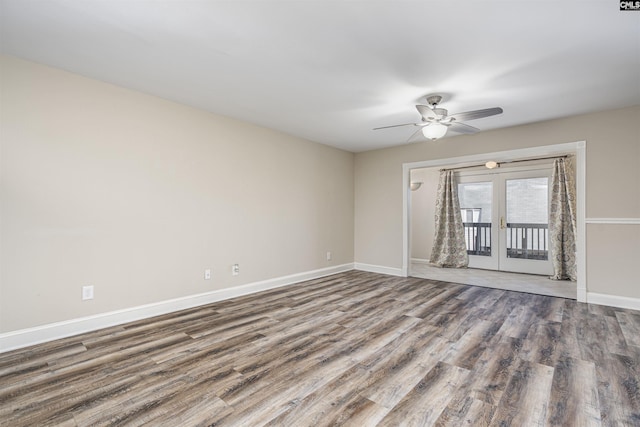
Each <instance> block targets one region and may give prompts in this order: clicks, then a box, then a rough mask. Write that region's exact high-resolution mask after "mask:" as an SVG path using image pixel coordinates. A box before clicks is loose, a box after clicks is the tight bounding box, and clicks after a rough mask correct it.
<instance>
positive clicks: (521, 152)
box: [402, 141, 587, 302]
mask: <svg viewBox="0 0 640 427" xmlns="http://www.w3.org/2000/svg"><path fill="white" fill-rule="evenodd" d="M586 146H587V143H586V141H577V142H567V143H564V144H554V145H543V146H539V147H531V148H522V149H516V150H508V151H498V152H494V153H480V154H473V155H469V156H460V157H450V158H447V159H434V160H424V161H420V162H412V163H403V164H402V190H403V194H402V274H403V276H407V275H408V267H407V264H408V262H409V259H410V256H411V255H410V253H409V251H410V247H409V244H410V242H409V221H410V218H409V209H408V197H407V194H408V193H407V192H408V191H409V180H410V176H411V175H410V174H411V170H412V169H422V168H437V167H447V166H449V167H451V166H452V165H457V166H463V165H465V164H475V163H482V162H486V161H489V160H494V161H496V162H500V161H508V160H515V159H523V158H529V157H544V156H554V155H561V154H572V153H575V155H576V190H577V199H578V200H577V215H576V216H577V224H578V236H577V237H578V238H577V242H576V246H577V247H576V263H577V272H578V281H577V284H576V285H577V289H578V301H580V302H586V300H587V270H586V242H585V239H586V234H587V233H586V225H585V211H586V204H585V199H586V187H585V183H586V176H587V175H586Z"/></svg>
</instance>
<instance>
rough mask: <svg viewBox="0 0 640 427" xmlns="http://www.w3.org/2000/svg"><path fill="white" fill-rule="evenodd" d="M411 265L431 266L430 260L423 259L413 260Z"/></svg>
mask: <svg viewBox="0 0 640 427" xmlns="http://www.w3.org/2000/svg"><path fill="white" fill-rule="evenodd" d="M411 264H429V260H428V259H422V258H411Z"/></svg>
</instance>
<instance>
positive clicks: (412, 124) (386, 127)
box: [373, 123, 420, 130]
mask: <svg viewBox="0 0 640 427" xmlns="http://www.w3.org/2000/svg"><path fill="white" fill-rule="evenodd" d="M400 126H420V124H418V123H403V124H401V125H391V126H380V127H379V128H373V130H379V129H389V128H397V127H400Z"/></svg>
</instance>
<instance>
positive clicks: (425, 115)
mask: <svg viewBox="0 0 640 427" xmlns="http://www.w3.org/2000/svg"><path fill="white" fill-rule="evenodd" d="M416 108H417V110H418V113H420V115H421V116H422V120H424V121H426V122H428V121H432V120H436V119H437V118H438V115H437V114H436V112H435V111H434V110H433V109H432V108H431V107H428V106H426V105H416Z"/></svg>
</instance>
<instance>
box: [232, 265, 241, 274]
mask: <svg viewBox="0 0 640 427" xmlns="http://www.w3.org/2000/svg"><path fill="white" fill-rule="evenodd" d="M238 274H240V264H233V266H232V267H231V275H232V276H237V275H238Z"/></svg>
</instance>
